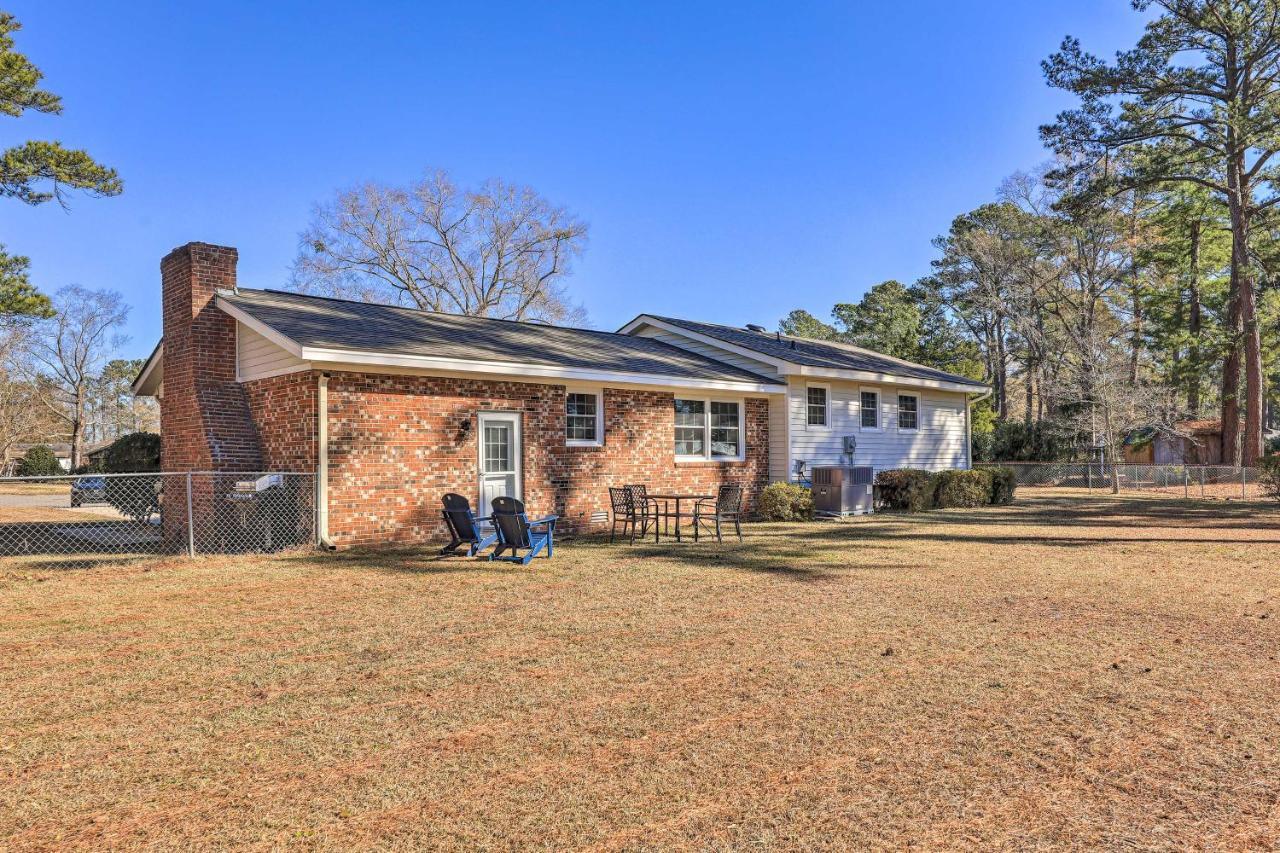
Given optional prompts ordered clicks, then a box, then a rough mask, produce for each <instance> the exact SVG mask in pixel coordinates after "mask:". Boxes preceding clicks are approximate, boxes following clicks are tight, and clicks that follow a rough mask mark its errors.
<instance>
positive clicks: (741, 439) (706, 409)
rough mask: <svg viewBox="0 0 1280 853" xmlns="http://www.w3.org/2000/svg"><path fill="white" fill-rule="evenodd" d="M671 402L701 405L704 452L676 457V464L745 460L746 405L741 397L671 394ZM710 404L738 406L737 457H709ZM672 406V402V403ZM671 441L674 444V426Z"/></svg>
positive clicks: (673, 426)
mask: <svg viewBox="0 0 1280 853" xmlns="http://www.w3.org/2000/svg"><path fill="white" fill-rule="evenodd" d="M671 396H672V400H673V401H675V400H692V401H694V402H699V403H702V404H703V408H702V429H703V430H704V432H703V435H704V436H705V438H704V440H703V446H704V447H705V448H706V450H705V451H704V452H703V453H702V455H700V456H688V455H681V454H677V455H676V462H677V463H680V462H743V461H745V460H746V458H747V404H746V401H745V400H744V399H743V398H742V397H695V396H692V395H689V394H673V395H671ZM712 403H736V404H737V406H738V455H737V456H712V455H711V404H712ZM673 405H674V402H673ZM671 441H672V444H674V443H675V425H674V424H673V425H672V428H671Z"/></svg>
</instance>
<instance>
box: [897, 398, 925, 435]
mask: <svg viewBox="0 0 1280 853" xmlns="http://www.w3.org/2000/svg"><path fill="white" fill-rule="evenodd" d="M903 397H911V398H912V399H914V400H915V401H916V425H915V426H913V427H904V426H903V425H902V398H903ZM896 399H897V404H896V405H895V406H894V414H895V415H896V416H897V417H895V418H894V422H895V423H896V425H897V427H898V432H919V431H920V415H921V414H922V413H921V411H920V395H919V394H912V393H911V392H909V391H899V392H898V396H897V398H896Z"/></svg>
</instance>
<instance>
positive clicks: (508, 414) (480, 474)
mask: <svg viewBox="0 0 1280 853" xmlns="http://www.w3.org/2000/svg"><path fill="white" fill-rule="evenodd" d="M490 419H492V420H500V421H504V422H508V423H514V424H515V430H514V432H512V438H513V440H514V441H515V447H514V448H512V454H511V461H512V463H513V465H514V468H515V471H514V474H515V483H516V493H515V494H514V495H512V497H514V498H515V499H516V500H520V501H522V500H524V428H523V422H524V417H523V414H522V413H521V412H512V411H503V410H498V409H486V410H485V411H483V412H477V413H476V507H477V509H483V507H484V475H485V471H484V425H485V421H486V420H490Z"/></svg>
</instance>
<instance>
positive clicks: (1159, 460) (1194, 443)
mask: <svg viewBox="0 0 1280 853" xmlns="http://www.w3.org/2000/svg"><path fill="white" fill-rule="evenodd" d="M1176 429H1177V431H1178V433H1179V434H1178V435H1158V436H1156V437H1155V438H1154V439H1153V440H1152V442H1151V447H1152V457H1153V458H1152V460H1151V461H1152V462H1154V463H1155V464H1157V465H1221V464H1222V421H1221V420H1188V421H1181V422H1179V423H1178V424H1177V425H1176Z"/></svg>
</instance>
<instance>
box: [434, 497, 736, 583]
mask: <svg viewBox="0 0 1280 853" xmlns="http://www.w3.org/2000/svg"><path fill="white" fill-rule="evenodd" d="M442 502H443V503H444V508H443V510H442V511H441V514H442V515H443V516H444V522H445V526H446V527H447V528H448V530H449V536H450V540H451V541H450V542H449V544H447V545H445V546H444V547H443V548H441V549H440V555H441V556H449V555H453V554H457V553H458V552H459V551H460V550H461V549H462V548H464V547H465V548H466V553H467V556H469V557H476V556H479V555H480V552H481V551H485V550H487V549H489V548H493V550H492V551H491V552H490V553H489V554H488V559H489V560H504V561H511V562H515V563H520V564H521V565H528V564H529V563H530V562H531V561H532V560H533V558H534V557H536V556H538V554H543V553H545V554H546V556H547V558H548V559H550V558H551V555H552V554H553V553H554V550H555V531H556V521H557V520H558V517H557V516H554V515H548V516H546V517H544V518H536V519H531V518H529V516H528V514H527V513H526V512H525V507H524V504H523V503H522V502H521V501H519V500H517V499H516V498H512V497H497V498H494V499H493V502H492V510H491V514H490V515H487V516H484V517H480V516H477V515H476V514H475V513H474V512H472V511H471V503H470V502H469V501H468V500H467V499H466V497H464V496H463V495H459V494H455V493H453V492H450V493H449V494H446V495H444V496H443V498H442ZM609 503H610V506H611V508H612V510H613V526H612V528H611V529H610V531H609V542H610V544H612V543H613V542H614V541H615V540H616V538H617V536H618V534H619V532H620V533H621V535H622V536H624V537H629V538H628V541H629V542H630V544H635V541H636V538H637V537H639V538H640V539H641V540H642V541H643V540H644V539H646V538H648V536H649V534H650V533H652V534H653V541H654V542H658V541H661V538H662V537H663V536H667V537H672V536H674V538H675V540H676V541H677V542H680V541H683V531H682V528H683V527H684V526H685V525H686V523H687V524H689V525H690V526H691V527H692V533H693V541H694V542H698V541H699V540H700V538H701V537H702V536H703V535H714V536H715V538H716V541H717V542H723V541H724V535H723V534H724V531H725V529H726V528H728V526H729V525H732V526H733V532H734V533H736V534H737V536H738V541H739V542H741V541H742V487H741V486H739V485H737V484H732V483H727V484H725V485H722V486H720V488H719V490H718V491H717V492H716V494H714V495H704V494H677V493H671V494H668V493H665V492H652V493H651V492H649V491H648V489H647V488H646V487H645V486H644V485H631V486H618V487H614V488H610V489H609ZM521 551H524V552H525V553H524V554H521V553H520V552H521ZM504 552H505V556H504Z"/></svg>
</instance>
